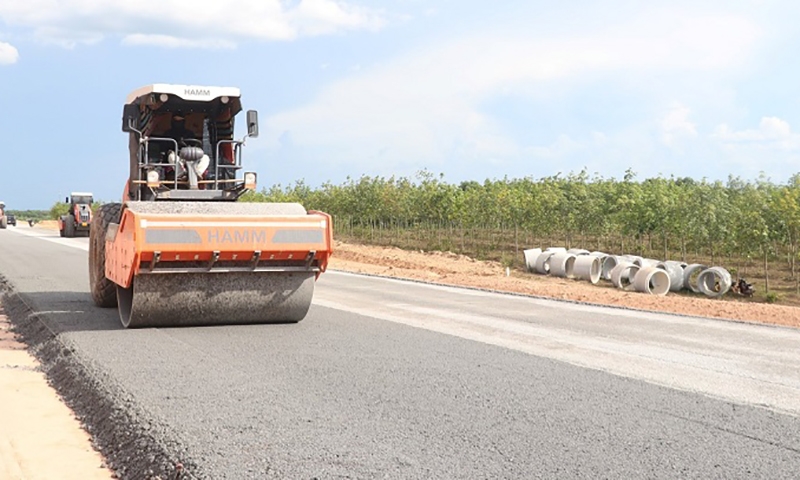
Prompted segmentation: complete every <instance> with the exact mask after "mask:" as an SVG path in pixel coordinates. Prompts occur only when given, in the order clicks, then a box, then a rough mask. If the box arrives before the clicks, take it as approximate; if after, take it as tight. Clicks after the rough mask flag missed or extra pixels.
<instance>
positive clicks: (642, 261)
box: [633, 257, 658, 268]
mask: <svg viewBox="0 0 800 480" xmlns="http://www.w3.org/2000/svg"><path fill="white" fill-rule="evenodd" d="M633 263H635V264H636V265H639V268H644V267H655V266H657V265H658V260H654V259H652V258H642V257H639V258H637V259H636V260H634V261H633Z"/></svg>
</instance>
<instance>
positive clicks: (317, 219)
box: [89, 84, 333, 328]
mask: <svg viewBox="0 0 800 480" xmlns="http://www.w3.org/2000/svg"><path fill="white" fill-rule="evenodd" d="M241 109H242V108H241V95H240V92H239V90H238V89H237V88H231V87H203V86H191V85H167V84H155V85H150V86H146V87H143V88H140V89H138V90H135V91H134V92H132V93H131V94H130V95H129V96H128V98H127V101H126V103H125V107H124V109H123V119H122V120H123V121H122V130H123V132H126V133H128V134H129V152H130V176H129V179H128V182H127V183H126V186H125V189H124V193H123V197H122V202H121V203H108V204H103V205H102V206H100V208H99V209H98V211H97V213H96V214H95V216H94V218H93V220H92V223H91V228H90V234H89V237H90V239H89V281H90V287H91V292H92V298H93V300H94V302H95V303H96V304H97V305H98V306H101V307H107V308H113V307H117V308H118V310H119V315H120V320H121V321H122V324H123V325H124V326H125V327H128V328H137V327H177V326H189V325H227V324H251V323H273V322H274V323H278V322H289V323H291V322H298V321H300V320H302V319H303V318H304V317H305V316H306V314H307V312H308V309H309V307H310V306H311V300H312V297H313V293H314V284H315V281H316V280H317V278H318V277H319V275H320V274H321V273H322V272H324V271H325V268H326V267H327V264H328V259H329V257H330V255H331V254H332V252H333V225H332V220H331V217H330V216H329V215H328V214H326V213H323V212H317V211H306V209H305V208H304V207H303V206H302V205H300V204H298V203H247V202H239V201H237V200H238V199H239V198H240V197H241V195H243V194H244V193H245V192H247V191H250V190H254V189H255V188H256V174H255V173H254V172H243V173H242V174H241V175H240V174H239V171H240V170H241V169H242V150H243V147H244V146H245V141H246V139H247V138H248V137H256V136H258V115H257V113H256V112H255V111H253V110H250V111H248V112H247V113H246V119H245V120H246V123H247V133H246V135H244V136H243V137H242V138H241V139H240V140H237V139H235V138H234V119H235V118H236V115H237V114H238V113H239V112H240V111H241Z"/></svg>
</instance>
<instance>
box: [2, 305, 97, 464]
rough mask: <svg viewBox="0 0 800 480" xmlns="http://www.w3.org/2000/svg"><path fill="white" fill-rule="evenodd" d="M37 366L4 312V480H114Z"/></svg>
mask: <svg viewBox="0 0 800 480" xmlns="http://www.w3.org/2000/svg"><path fill="white" fill-rule="evenodd" d="M38 367H39V363H38V362H37V361H36V359H35V358H33V356H31V355H30V354H29V353H28V352H27V351H26V349H25V345H23V344H21V343H19V342H18V341H17V340H16V338H15V335H14V334H13V333H12V332H11V324H10V323H9V321H8V319H7V318H6V317H5V316H4V315H3V314H2V313H0V478H2V479H19V480H34V479H37V480H38V479H41V480H44V479H53V478H61V479H75V480H78V479H80V480H91V479H98V480H99V479H110V478H113V475H112V473H111V471H110V470H109V469H107V468H106V467H105V466H104V464H103V457H102V456H101V455H100V454H99V453H97V452H96V451H95V450H94V449H93V448H92V444H91V442H90V441H89V435H88V434H87V433H86V432H84V431H83V430H82V429H81V426H80V423H79V422H78V420H77V419H76V418H75V417H74V416H73V415H72V412H71V411H70V409H69V407H67V406H66V405H65V404H64V402H62V401H61V399H60V398H59V396H58V395H57V394H56V392H55V391H54V390H53V389H52V388H50V386H49V385H48V383H47V380H46V379H45V376H44V373H42V372H40V371H39V369H38Z"/></svg>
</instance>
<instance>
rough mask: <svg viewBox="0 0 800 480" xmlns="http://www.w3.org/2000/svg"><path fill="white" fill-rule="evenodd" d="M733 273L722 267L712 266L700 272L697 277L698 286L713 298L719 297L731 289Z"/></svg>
mask: <svg viewBox="0 0 800 480" xmlns="http://www.w3.org/2000/svg"><path fill="white" fill-rule="evenodd" d="M731 284H732V281H731V274H730V273H729V272H728V271H727V270H725V269H724V268H722V267H711V268H707V269H705V270H703V271H702V272H700V276H699V277H697V286H698V288H699V289H700V291H701V292H702V293H703V294H704V295H706V296H708V297H712V298H717V297H721V296H723V295H725V294H726V293H728V290H730V289H731Z"/></svg>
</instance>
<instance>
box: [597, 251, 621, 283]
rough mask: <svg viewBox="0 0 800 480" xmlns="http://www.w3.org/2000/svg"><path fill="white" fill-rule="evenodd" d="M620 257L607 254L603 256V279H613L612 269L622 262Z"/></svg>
mask: <svg viewBox="0 0 800 480" xmlns="http://www.w3.org/2000/svg"><path fill="white" fill-rule="evenodd" d="M620 258H621V257H618V256H616V255H607V256H606V257H604V258H603V267H602V272H601V274H600V276H602V277H603V280H611V270H613V269H614V267H616V266H617V264H618V263H619V262H620Z"/></svg>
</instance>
